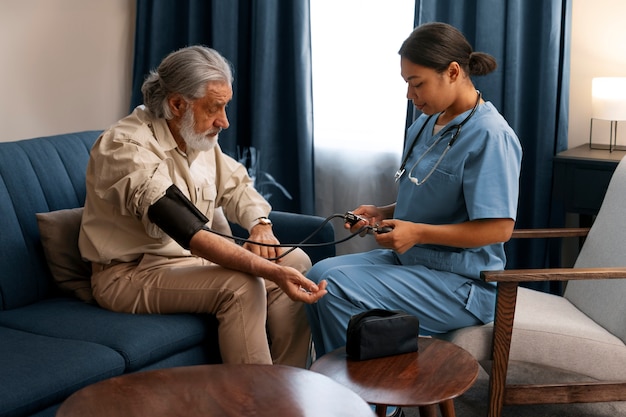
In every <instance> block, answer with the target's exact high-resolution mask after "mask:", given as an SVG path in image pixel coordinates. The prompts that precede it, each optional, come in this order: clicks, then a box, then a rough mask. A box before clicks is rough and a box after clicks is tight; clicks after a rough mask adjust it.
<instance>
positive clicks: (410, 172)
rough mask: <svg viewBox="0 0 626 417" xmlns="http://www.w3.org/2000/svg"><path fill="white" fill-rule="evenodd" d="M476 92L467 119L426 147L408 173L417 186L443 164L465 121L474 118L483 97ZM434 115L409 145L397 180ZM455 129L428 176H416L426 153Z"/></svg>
mask: <svg viewBox="0 0 626 417" xmlns="http://www.w3.org/2000/svg"><path fill="white" fill-rule="evenodd" d="M476 93H477V94H478V97H477V98H476V104H474V107H473V108H472V111H471V112H470V114H468V115H467V116H466V117H465V119H463V121H461V123H459V124H456V125H454V126H450V127H448V128H447V129H446V130H445V131H444V132H443V133H441V135H439V138H437V140H436V141H435V142H433V144H432V145H430V146H429V147H428V149H426V150H425V151H424V153H423V154H422V155H421V156H420V157H419V158H418V159H417V161H416V162H415V163H414V164H413V166H412V167H411V170H410V171H409V173H408V177H409V180H410V181H411V182H412V183H413V184H415V185H417V186H419V185H422V184H424V183H425V182H426V181H427V180H428V178H430V176H431V175H432V174H433V172H435V170H436V169H437V167H439V164H441V161H442V160H443V157H444V156H446V154H447V153H448V151H449V150H450V148H451V147H452V145H454V142H456V140H457V138H458V137H459V134H460V133H461V128H462V127H463V125H464V124H465V123H467V121H468V120H469V119H471V118H472V116H473V115H474V113H476V109H477V108H478V105H479V104H480V99H481V98H482V94H481V93H480V91H478V90H476ZM433 116H434V114H431V115H430V116H428V119H426V122H425V123H424V124H423V125H422V127H421V129H420V130H419V132H418V133H417V136H415V139H413V142H412V143H411V146H410V147H409V150H408V151H407V153H406V154H405V155H404V159H403V160H402V164H401V165H400V168H399V169H398V170H397V171H396V174H395V175H394V178H395V180H396V182H398V180H400V178H402V175H404V172H405V171H406V163H407V160H408V159H409V156H411V152H412V151H413V147H415V144H416V143H417V140H418V139H419V138H420V136H421V135H422V132H423V131H424V129H425V128H426V125H428V122H429V121H430V119H431V118H432V117H433ZM453 130H454V131H455V132H454V133H453V134H452V137H451V138H450V141H449V142H448V146H446V148H445V149H444V150H443V152H442V153H441V156H439V159H437V162H436V163H435V166H433V167H432V169H431V170H430V171H429V172H428V174H426V176H425V177H424V179H423V180H421V181H420V180H419V179H417V178H415V177H414V176H413V171H414V170H415V168H416V167H417V166H418V165H419V163H420V162H421V161H422V159H424V157H425V156H426V155H428V154H429V153H430V151H431V150H432V149H433V148H434V147H435V146H437V144H438V143H439V142H441V140H442V139H443V138H444V136H446V135H447V134H448V133H450V132H452V131H453Z"/></svg>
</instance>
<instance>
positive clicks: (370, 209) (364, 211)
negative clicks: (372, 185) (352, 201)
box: [344, 205, 383, 233]
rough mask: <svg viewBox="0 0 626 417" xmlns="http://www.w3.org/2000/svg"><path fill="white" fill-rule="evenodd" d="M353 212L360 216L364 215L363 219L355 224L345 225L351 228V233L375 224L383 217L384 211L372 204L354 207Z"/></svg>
mask: <svg viewBox="0 0 626 417" xmlns="http://www.w3.org/2000/svg"><path fill="white" fill-rule="evenodd" d="M352 213H354V214H356V215H357V216H359V217H362V218H363V220H360V221H358V222H356V223H355V224H353V225H350V223H345V224H344V227H345V228H346V229H350V232H351V233H356V232H358V231H359V230H361V229H362V228H363V227H364V226H367V225H371V226H373V225H375V224H376V223H377V222H379V221H381V220H382V219H383V212H382V211H381V209H379V208H378V207H376V206H372V205H364V206H359V207H357V208H356V209H354V210H353V211H352Z"/></svg>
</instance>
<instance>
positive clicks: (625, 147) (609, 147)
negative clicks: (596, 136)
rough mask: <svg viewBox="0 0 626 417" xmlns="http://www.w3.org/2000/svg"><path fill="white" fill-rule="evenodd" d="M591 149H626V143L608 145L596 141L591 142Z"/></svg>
mask: <svg viewBox="0 0 626 417" xmlns="http://www.w3.org/2000/svg"><path fill="white" fill-rule="evenodd" d="M589 149H601V150H604V151H609V152H613V151H626V146H624V145H607V144H602V143H594V144H592V143H591V142H589Z"/></svg>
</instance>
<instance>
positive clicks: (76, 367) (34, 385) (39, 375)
mask: <svg viewBox="0 0 626 417" xmlns="http://www.w3.org/2000/svg"><path fill="white" fill-rule="evenodd" d="M0 340H1V341H2V342H1V343H0V369H2V372H0V387H2V388H3V389H0V417H4V416H17V415H30V414H31V413H33V412H36V411H39V410H41V409H43V408H46V407H49V406H51V405H53V404H56V403H58V402H60V401H62V400H64V399H65V398H66V397H67V396H68V395H70V394H71V393H73V392H74V391H76V390H78V389H80V388H82V387H84V386H87V385H89V384H92V383H94V382H97V381H101V380H103V379H106V378H110V377H113V376H117V375H120V374H122V373H123V371H124V359H123V358H122V357H121V356H120V355H119V354H118V353H117V352H115V351H114V350H112V349H110V348H108V347H106V346H101V345H98V344H95V343H90V342H83V341H78V340H67V339H59V338H56V337H47V336H41V335H36V334H31V333H27V332H22V331H19V330H14V329H9V328H6V327H1V326H0ZM96 358H97V359H96Z"/></svg>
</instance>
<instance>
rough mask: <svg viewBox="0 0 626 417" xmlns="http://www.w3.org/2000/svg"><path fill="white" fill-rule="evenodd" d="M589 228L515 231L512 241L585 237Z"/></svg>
mask: <svg viewBox="0 0 626 417" xmlns="http://www.w3.org/2000/svg"><path fill="white" fill-rule="evenodd" d="M587 234H589V228H588V227H563V228H555V229H515V230H513V235H512V236H511V239H542V238H552V237H585V236H587Z"/></svg>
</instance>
